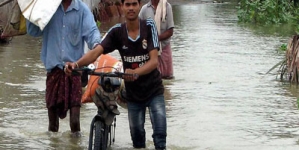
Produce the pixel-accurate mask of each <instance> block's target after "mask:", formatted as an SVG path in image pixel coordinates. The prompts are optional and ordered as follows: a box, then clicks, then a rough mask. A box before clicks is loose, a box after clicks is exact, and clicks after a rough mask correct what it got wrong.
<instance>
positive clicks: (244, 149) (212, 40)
mask: <svg viewBox="0 0 299 150" xmlns="http://www.w3.org/2000/svg"><path fill="white" fill-rule="evenodd" d="M235 6H236V4H235V3H223V4H211V3H210V4H192V5H190V4H186V5H177V6H174V7H173V9H174V12H175V13H174V16H175V17H174V18H175V26H176V27H175V33H174V36H173V38H172V47H173V59H174V71H175V79H174V80H170V81H166V82H165V89H166V90H165V96H166V107H167V119H168V137H167V145H168V149H169V150H189V149H192V150H193V149H194V150H257V149H260V150H273V149H275V150H286V149H287V150H296V149H299V126H298V125H299V111H298V108H297V103H296V100H297V97H298V89H297V87H296V86H291V85H290V84H289V83H286V82H280V81H279V80H277V79H276V75H275V71H273V72H272V73H270V74H267V75H264V74H265V73H266V72H267V71H268V70H269V69H270V68H271V67H272V66H274V65H275V64H276V63H278V62H279V61H280V60H281V59H282V58H283V57H284V53H283V52H278V51H277V49H278V47H279V46H280V45H281V44H283V43H286V42H287V40H288V37H290V36H291V34H290V33H291V32H289V31H288V30H287V28H286V29H285V28H283V27H278V28H269V27H264V28H263V27H257V26H248V25H241V24H238V23H237V16H236V9H235ZM114 21H115V20H114ZM115 22H116V21H115ZM112 24H113V23H111V24H110V23H103V24H102V27H101V30H102V31H103V32H105V31H106V30H107V29H108V28H109V27H110V26H111V25H112ZM40 48H41V40H40V39H36V38H32V37H29V36H27V35H25V36H19V37H15V38H13V40H12V41H11V43H9V44H5V45H1V46H0V68H1V69H0V87H1V88H0V149H38V150H40V149H47V150H48V149H49V150H52V149H53V150H54V149H58V150H83V149H87V146H88V135H89V125H90V122H91V119H92V117H93V115H95V113H96V108H95V106H94V104H84V105H83V106H82V109H81V110H82V113H81V128H82V134H83V136H82V137H81V138H78V139H76V138H71V137H70V129H69V125H68V123H69V120H68V117H67V118H66V119H64V120H60V130H59V132H58V133H55V134H53V133H48V132H47V126H48V118H47V110H46V108H45V101H44V93H45V71H44V68H43V65H42V64H41V61H40V58H39V55H40ZM113 55H116V57H117V53H113ZM120 111H121V115H120V116H118V117H117V129H116V142H115V143H114V144H113V145H112V147H111V148H110V149H112V150H123V149H128V150H129V149H132V146H131V139H130V133H129V127H128V121H127V111H126V109H123V108H120ZM146 131H147V135H146V136H147V142H146V143H147V148H146V149H154V145H153V142H152V138H151V134H152V130H151V126H150V120H149V118H148V115H147V120H146Z"/></svg>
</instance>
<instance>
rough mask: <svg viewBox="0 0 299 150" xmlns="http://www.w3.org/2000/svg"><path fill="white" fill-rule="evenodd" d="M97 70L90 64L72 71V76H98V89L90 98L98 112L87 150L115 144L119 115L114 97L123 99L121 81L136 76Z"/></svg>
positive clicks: (100, 148) (93, 120)
mask: <svg viewBox="0 0 299 150" xmlns="http://www.w3.org/2000/svg"><path fill="white" fill-rule="evenodd" d="M105 68H107V67H105ZM97 69H103V68H97ZM97 69H95V66H94V65H93V64H91V65H89V66H88V67H83V68H76V69H74V70H73V71H72V75H82V74H88V75H96V76H99V79H98V81H97V82H98V83H97V84H99V88H97V89H96V92H95V93H96V94H95V95H94V96H93V97H92V99H93V101H94V103H95V104H96V106H97V107H98V111H97V114H96V115H95V116H94V117H93V119H92V121H91V125H90V134H89V144H88V149H89V150H106V149H107V148H108V146H111V144H112V143H114V142H115V128H116V117H115V116H116V115H119V114H120V112H119V111H118V109H117V104H116V101H113V100H114V99H115V98H116V96H120V97H122V98H123V99H125V90H121V91H120V86H121V79H123V78H124V77H125V76H135V77H137V76H136V75H132V74H125V73H122V72H96V70H97ZM108 142H109V143H108Z"/></svg>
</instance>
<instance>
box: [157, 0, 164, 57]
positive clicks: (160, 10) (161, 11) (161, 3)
mask: <svg viewBox="0 0 299 150" xmlns="http://www.w3.org/2000/svg"><path fill="white" fill-rule="evenodd" d="M166 4H167V0H160V1H159V3H158V6H157V9H156V14H155V23H156V26H157V29H158V35H160V34H161V21H162V22H165V21H166ZM161 53H162V45H161V42H160V51H159V55H161Z"/></svg>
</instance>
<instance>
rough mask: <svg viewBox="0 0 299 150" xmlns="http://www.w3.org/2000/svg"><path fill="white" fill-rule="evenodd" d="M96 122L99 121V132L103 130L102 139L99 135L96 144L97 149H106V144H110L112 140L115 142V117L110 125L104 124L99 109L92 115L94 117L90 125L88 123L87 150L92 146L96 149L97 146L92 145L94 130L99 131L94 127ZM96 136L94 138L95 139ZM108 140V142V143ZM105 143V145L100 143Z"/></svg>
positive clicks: (90, 149)
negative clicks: (98, 140)
mask: <svg viewBox="0 0 299 150" xmlns="http://www.w3.org/2000/svg"><path fill="white" fill-rule="evenodd" d="M97 122H100V132H104V136H103V137H105V136H106V137H105V138H104V139H103V140H102V138H103V137H99V139H100V140H101V141H100V143H99V144H98V146H99V149H100V150H104V149H106V148H107V147H108V146H111V145H112V142H113V143H114V142H115V128H116V117H114V119H113V122H112V124H110V125H106V124H105V121H104V119H103V118H102V116H101V113H100V111H98V113H97V114H96V115H95V116H94V118H93V119H92V121H91V125H90V133H89V145H88V150H92V149H93V148H94V149H96V148H97V146H94V141H93V140H94V139H93V137H94V134H97V133H94V132H99V131H97V130H95V128H97V126H96V125H97ZM99 135H101V133H99ZM108 136H109V137H108ZM96 139H97V138H95V140H96ZM108 139H109V140H110V141H107V140H108ZM108 142H109V144H108ZM102 144H105V145H102Z"/></svg>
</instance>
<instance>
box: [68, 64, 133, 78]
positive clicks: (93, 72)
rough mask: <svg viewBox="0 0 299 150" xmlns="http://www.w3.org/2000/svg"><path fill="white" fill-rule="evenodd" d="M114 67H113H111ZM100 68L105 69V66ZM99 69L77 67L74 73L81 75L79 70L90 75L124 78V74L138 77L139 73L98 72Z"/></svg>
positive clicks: (74, 74)
mask: <svg viewBox="0 0 299 150" xmlns="http://www.w3.org/2000/svg"><path fill="white" fill-rule="evenodd" d="M111 68H112V67H111ZM98 69H103V68H98ZM96 70H97V69H94V67H92V66H88V67H82V68H75V69H73V70H72V75H73V76H77V75H81V73H79V72H83V73H87V74H88V75H96V76H100V77H118V78H124V76H127V77H128V76H131V77H134V78H136V79H137V78H138V75H137V74H127V73H122V72H117V71H115V72H96Z"/></svg>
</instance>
